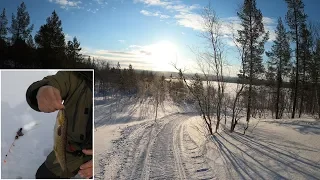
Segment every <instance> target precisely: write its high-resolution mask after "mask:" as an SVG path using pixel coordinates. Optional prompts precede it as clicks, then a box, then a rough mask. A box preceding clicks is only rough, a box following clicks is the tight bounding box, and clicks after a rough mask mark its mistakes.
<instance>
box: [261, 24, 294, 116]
mask: <svg viewBox="0 0 320 180" xmlns="http://www.w3.org/2000/svg"><path fill="white" fill-rule="evenodd" d="M276 35H277V37H276V40H275V41H274V45H273V46H272V48H271V51H270V52H267V53H266V54H267V56H268V57H269V60H268V62H267V63H268V67H269V70H268V73H269V76H271V77H270V79H271V80H272V81H274V80H275V81H276V84H277V87H276V88H277V93H276V94H277V96H276V102H275V106H276V119H280V118H281V116H282V114H280V113H279V112H280V111H279V105H283V102H280V95H281V87H282V82H283V79H284V78H287V77H288V75H289V73H290V70H291V63H290V58H291V57H290V52H291V50H290V43H289V38H288V37H287V32H286V29H285V27H284V25H283V23H282V20H281V18H279V20H278V26H277V29H276Z"/></svg>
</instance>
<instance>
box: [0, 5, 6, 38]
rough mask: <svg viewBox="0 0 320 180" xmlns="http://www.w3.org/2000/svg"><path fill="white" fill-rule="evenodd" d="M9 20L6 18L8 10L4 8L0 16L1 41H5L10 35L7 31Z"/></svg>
mask: <svg viewBox="0 0 320 180" xmlns="http://www.w3.org/2000/svg"><path fill="white" fill-rule="evenodd" d="M7 25H8V19H7V16H6V9H5V8H3V11H2V13H1V14H0V39H2V40H5V39H6V37H7V34H8V31H7Z"/></svg>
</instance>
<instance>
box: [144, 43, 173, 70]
mask: <svg viewBox="0 0 320 180" xmlns="http://www.w3.org/2000/svg"><path fill="white" fill-rule="evenodd" d="M149 51H150V52H151V56H150V57H151V60H152V66H153V67H152V68H153V70H156V71H168V70H170V69H172V63H173V62H175V61H176V60H177V56H178V51H177V46H176V45H175V44H173V43H172V42H170V41H160V42H158V43H156V44H153V45H151V46H150V49H149Z"/></svg>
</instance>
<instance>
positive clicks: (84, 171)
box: [1, 69, 94, 179]
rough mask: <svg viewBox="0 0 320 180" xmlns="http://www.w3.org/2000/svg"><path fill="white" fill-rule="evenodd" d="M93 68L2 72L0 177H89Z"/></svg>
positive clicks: (91, 143) (91, 153) (91, 146)
mask: <svg viewBox="0 0 320 180" xmlns="http://www.w3.org/2000/svg"><path fill="white" fill-rule="evenodd" d="M93 79H94V71H93V70H82V69H81V70H47V69H46V70H2V71H1V178H2V179H60V178H63V179H70V178H71V179H74V178H76V179H86V178H92V176H93V82H94V80H93Z"/></svg>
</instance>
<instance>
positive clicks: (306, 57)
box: [298, 23, 312, 118]
mask: <svg viewBox="0 0 320 180" xmlns="http://www.w3.org/2000/svg"><path fill="white" fill-rule="evenodd" d="M299 38H300V42H299V44H300V45H299V47H300V52H299V59H300V62H299V63H300V65H299V66H300V67H301V68H300V69H299V74H300V76H301V77H300V81H301V88H300V107H299V118H300V117H301V114H302V112H303V109H304V107H303V104H304V102H305V98H306V94H307V93H308V92H306V89H307V84H308V83H309V82H310V81H309V80H310V76H309V74H310V69H309V68H308V67H309V66H310V65H309V64H311V59H312V55H311V50H312V37H311V33H310V31H309V29H308V27H307V25H306V24H305V23H303V24H302V25H301V26H300V37H299ZM298 92H299V91H298ZM310 104H311V103H310Z"/></svg>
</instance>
